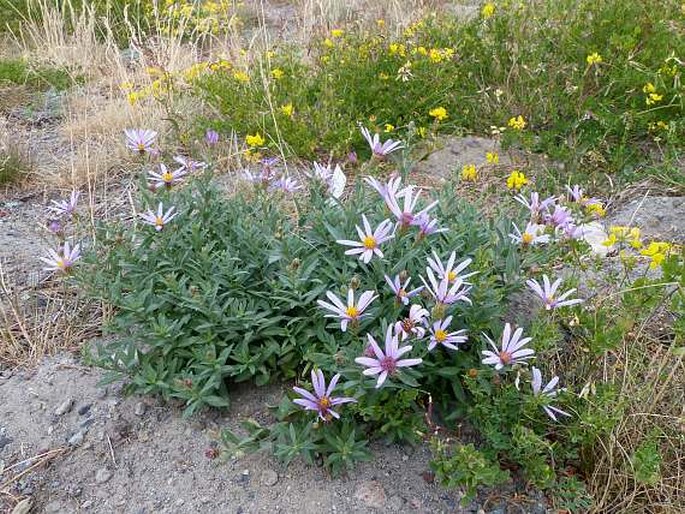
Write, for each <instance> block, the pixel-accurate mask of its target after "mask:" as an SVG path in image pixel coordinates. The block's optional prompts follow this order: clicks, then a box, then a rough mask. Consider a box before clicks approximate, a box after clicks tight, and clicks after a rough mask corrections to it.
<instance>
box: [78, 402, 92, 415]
mask: <svg viewBox="0 0 685 514" xmlns="http://www.w3.org/2000/svg"><path fill="white" fill-rule="evenodd" d="M90 407H91V404H90V403H86V404H85V405H82V406H81V407H80V408H79V410H78V413H79V416H85V415H86V414H88V412H89V411H90Z"/></svg>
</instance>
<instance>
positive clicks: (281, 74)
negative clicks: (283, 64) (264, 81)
mask: <svg viewBox="0 0 685 514" xmlns="http://www.w3.org/2000/svg"><path fill="white" fill-rule="evenodd" d="M271 76H272V77H273V78H274V79H275V80H280V79H282V78H283V77H285V72H284V71H283V70H282V69H280V68H276V69H274V70H271Z"/></svg>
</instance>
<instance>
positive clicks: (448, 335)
mask: <svg viewBox="0 0 685 514" xmlns="http://www.w3.org/2000/svg"><path fill="white" fill-rule="evenodd" d="M450 323H452V316H447V317H446V318H445V319H442V320H440V319H439V320H438V321H436V322H435V323H433V327H432V328H431V330H430V332H431V338H430V343H429V344H428V351H431V350H432V349H433V348H435V347H436V346H437V345H439V344H441V345H442V346H444V347H445V348H449V349H450V350H459V347H458V346H457V345H458V344H462V343H465V342H466V341H467V340H468V337H467V336H466V330H457V331H456V332H449V330H448V329H449V326H450Z"/></svg>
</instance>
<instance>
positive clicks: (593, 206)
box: [585, 203, 607, 218]
mask: <svg viewBox="0 0 685 514" xmlns="http://www.w3.org/2000/svg"><path fill="white" fill-rule="evenodd" d="M585 210H586V211H587V212H588V213H590V214H592V215H594V216H597V217H598V218H602V217H603V216H605V215H606V213H607V211H606V209H605V208H604V206H603V205H602V204H601V203H589V204H587V205H586V206H585Z"/></svg>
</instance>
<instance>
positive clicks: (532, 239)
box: [509, 222, 550, 246]
mask: <svg viewBox="0 0 685 514" xmlns="http://www.w3.org/2000/svg"><path fill="white" fill-rule="evenodd" d="M512 225H513V226H514V233H513V234H509V237H510V238H511V240H512V241H513V242H514V243H516V244H522V245H524V246H527V245H538V244H543V243H549V240H550V237H549V234H544V231H545V226H544V225H538V224H537V223H532V222H530V223H528V225H526V229H525V230H524V231H523V232H521V230H520V229H519V228H518V227H517V226H516V224H515V223H512Z"/></svg>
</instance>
